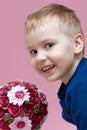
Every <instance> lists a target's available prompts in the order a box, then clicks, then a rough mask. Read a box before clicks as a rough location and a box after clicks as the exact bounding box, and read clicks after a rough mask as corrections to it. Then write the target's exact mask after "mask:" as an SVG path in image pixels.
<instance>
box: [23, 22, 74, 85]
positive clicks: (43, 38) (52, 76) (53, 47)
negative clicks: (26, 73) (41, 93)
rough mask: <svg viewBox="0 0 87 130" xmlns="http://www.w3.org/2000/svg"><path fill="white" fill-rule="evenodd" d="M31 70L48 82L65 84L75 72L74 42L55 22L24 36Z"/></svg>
mask: <svg viewBox="0 0 87 130" xmlns="http://www.w3.org/2000/svg"><path fill="white" fill-rule="evenodd" d="M26 40H27V43H26V44H27V49H28V51H29V53H30V56H31V64H32V66H33V68H34V69H35V70H36V71H37V72H38V73H39V74H41V75H42V76H43V77H45V78H46V79H47V80H48V81H56V80H58V79H61V80H62V81H63V82H65V83H67V81H68V80H69V78H70V77H71V75H72V74H73V72H74V71H75V54H74V41H73V39H71V38H70V37H69V36H67V35H65V34H64V33H62V32H61V31H59V30H58V28H57V27H56V23H55V22H50V23H49V24H47V25H44V26H41V27H39V28H36V29H35V30H34V31H33V32H31V33H30V34H29V35H27V36H26Z"/></svg>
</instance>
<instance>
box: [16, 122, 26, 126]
mask: <svg viewBox="0 0 87 130" xmlns="http://www.w3.org/2000/svg"><path fill="white" fill-rule="evenodd" d="M25 125H26V124H25V122H24V121H19V122H17V128H23V127H25Z"/></svg>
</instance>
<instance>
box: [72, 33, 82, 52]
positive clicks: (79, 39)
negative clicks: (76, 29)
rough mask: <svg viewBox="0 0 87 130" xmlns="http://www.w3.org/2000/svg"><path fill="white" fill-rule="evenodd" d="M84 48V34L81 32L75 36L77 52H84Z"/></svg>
mask: <svg viewBox="0 0 87 130" xmlns="http://www.w3.org/2000/svg"><path fill="white" fill-rule="evenodd" d="M83 48H84V40H83V35H82V34H81V33H77V34H76V35H75V37H74V49H75V54H79V53H80V52H82V51H83Z"/></svg>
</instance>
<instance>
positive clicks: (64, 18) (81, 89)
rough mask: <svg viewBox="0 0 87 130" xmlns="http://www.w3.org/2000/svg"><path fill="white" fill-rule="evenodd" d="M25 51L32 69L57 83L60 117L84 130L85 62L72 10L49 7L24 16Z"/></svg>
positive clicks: (86, 108)
mask: <svg viewBox="0 0 87 130" xmlns="http://www.w3.org/2000/svg"><path fill="white" fill-rule="evenodd" d="M25 37H26V45H27V50H28V52H29V53H30V56H31V64H32V66H33V68H34V69H35V70H36V71H37V72H38V73H39V74H41V75H42V76H43V77H45V78H46V79H47V80H48V81H50V82H53V81H56V80H59V79H60V80H61V81H62V84H61V86H60V89H59V91H58V98H59V99H60V105H61V107H62V116H63V118H64V119H65V120H66V121H68V122H70V123H73V124H74V125H76V127H77V130H87V76H86V74H87V59H86V58H84V36H83V32H82V27H81V24H80V20H79V18H78V16H77V14H76V13H75V11H73V10H72V9H69V8H68V7H65V6H63V5H59V4H50V5H48V6H45V7H43V8H42V9H40V10H37V11H36V12H33V13H32V14H30V15H29V16H27V18H26V21H25Z"/></svg>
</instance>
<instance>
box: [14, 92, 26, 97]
mask: <svg viewBox="0 0 87 130" xmlns="http://www.w3.org/2000/svg"><path fill="white" fill-rule="evenodd" d="M24 96H25V94H24V92H23V91H17V92H16V93H15V97H16V98H24Z"/></svg>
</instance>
